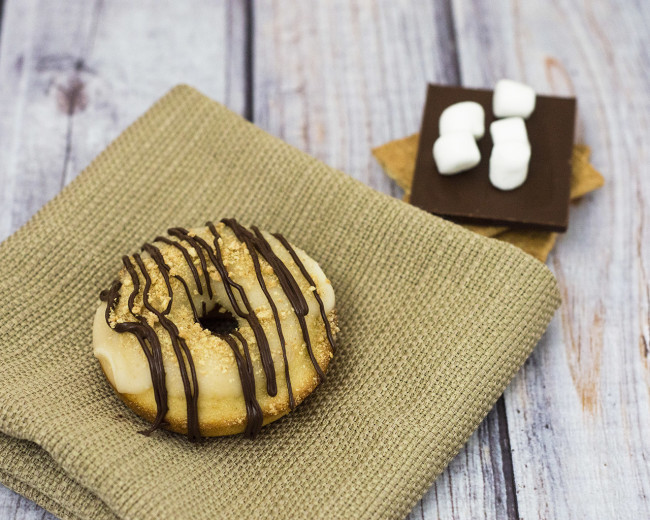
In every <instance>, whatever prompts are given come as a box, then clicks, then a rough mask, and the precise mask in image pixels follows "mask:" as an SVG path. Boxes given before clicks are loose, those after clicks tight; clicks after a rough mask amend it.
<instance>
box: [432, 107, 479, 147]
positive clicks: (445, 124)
mask: <svg viewBox="0 0 650 520" xmlns="http://www.w3.org/2000/svg"><path fill="white" fill-rule="evenodd" d="M438 126H439V128H440V135H446V134H454V133H457V132H469V133H471V134H472V135H473V136H474V138H475V139H480V138H481V137H483V134H485V111H484V110H483V107H482V106H481V105H479V104H478V103H475V102H474V101H462V102H460V103H454V104H453V105H449V106H448V107H447V108H445V109H444V110H443V111H442V114H441V115H440V120H439V121H438Z"/></svg>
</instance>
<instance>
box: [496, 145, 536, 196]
mask: <svg viewBox="0 0 650 520" xmlns="http://www.w3.org/2000/svg"><path fill="white" fill-rule="evenodd" d="M529 162H530V145H529V144H528V143H523V142H517V141H508V142H505V143H500V144H496V145H494V148H492V155H490V182H491V183H492V186H494V187H495V188H498V189H500V190H504V191H507V190H514V189H515V188H518V187H519V186H521V185H522V184H523V183H524V182H525V181H526V177H527V176H528V163H529Z"/></svg>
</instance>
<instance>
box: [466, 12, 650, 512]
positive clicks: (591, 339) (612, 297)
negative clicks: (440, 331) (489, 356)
mask: <svg viewBox="0 0 650 520" xmlns="http://www.w3.org/2000/svg"><path fill="white" fill-rule="evenodd" d="M649 8H650V5H649V4H648V2H623V1H619V2H615V1H612V2H605V1H597V2H590V1H584V2H572V1H566V0H556V1H553V2H544V3H541V2H493V3H489V4H487V3H485V2H479V1H474V2H465V1H455V2H454V15H455V24H456V25H455V26H456V30H457V41H458V51H459V62H460V69H461V78H462V81H463V83H464V84H466V85H468V86H477V87H490V86H491V85H493V83H494V82H495V81H496V80H497V79H499V78H501V77H504V76H506V77H511V78H513V79H518V80H522V81H525V82H527V83H530V84H531V85H533V86H534V87H535V88H536V90H537V91H538V92H540V93H548V94H561V95H562V94H566V95H575V96H577V98H578V107H579V115H578V124H577V140H578V141H579V142H580V141H582V142H585V143H587V144H589V145H590V146H591V147H592V150H593V156H592V162H593V163H594V165H595V166H596V168H597V169H599V170H600V171H601V172H603V173H604V174H605V177H606V178H607V183H608V184H607V185H606V186H605V188H604V189H603V190H602V191H601V192H599V193H597V194H595V195H594V196H588V197H586V200H584V201H583V202H582V203H581V204H580V205H578V206H577V207H575V208H572V213H571V222H570V226H569V231H568V233H566V234H565V235H564V236H562V237H561V238H560V239H559V242H558V246H557V248H556V250H555V252H554V253H552V257H551V261H550V263H551V266H552V269H553V270H554V271H555V274H556V276H557V278H558V280H559V282H560V286H561V291H562V295H563V306H562V308H561V309H560V312H559V316H558V317H557V318H556V319H555V321H554V322H553V324H552V326H551V328H550V330H549V332H548V333H547V335H546V337H545V339H544V340H543V341H542V342H541V343H540V345H539V346H538V348H537V349H536V351H535V353H534V354H533V356H532V358H531V359H530V360H529V361H528V362H527V363H526V365H525V367H524V370H522V372H520V373H519V374H518V376H517V377H516V379H515V381H514V383H513V385H511V386H510V388H509V389H508V390H507V392H506V394H505V399H506V405H507V410H508V419H509V421H508V426H509V433H510V440H511V444H512V450H513V456H512V459H513V466H514V476H515V483H516V489H517V501H518V510H519V513H520V515H521V516H522V517H523V518H648V517H649V516H650V500H649V498H648V492H649V491H650V485H649V484H648V482H649V476H650V475H649V474H648V473H649V466H648V461H647V457H648V453H649V451H650V437H648V435H647V432H648V431H650V407H649V404H650V402H649V398H648V391H649V390H650V387H649V385H648V383H649V381H650V378H649V372H648V368H649V367H648V349H647V345H648V307H649V299H648V294H650V292H649V288H648V287H649V280H648V278H647V273H648V272H649V271H648V254H647V253H648V251H647V245H646V244H647V243H648V238H649V232H650V230H649V229H648V225H647V224H648V216H647V213H646V211H647V210H646V209H645V208H647V207H648V204H649V203H650V199H649V197H650V179H649V178H648V176H647V171H644V170H647V164H648V148H647V146H645V145H643V144H642V143H643V142H644V140H645V138H646V136H647V132H648V130H649V129H650V98H649V97H648V93H649V92H650V75H649V73H648V68H649V65H650V56H649V54H648V51H647V49H648V44H649V43H650V41H649V39H648V33H647V30H646V28H645V23H641V21H642V20H645V21H646V23H647V21H648V20H650V9H649ZM644 432H645V434H644Z"/></svg>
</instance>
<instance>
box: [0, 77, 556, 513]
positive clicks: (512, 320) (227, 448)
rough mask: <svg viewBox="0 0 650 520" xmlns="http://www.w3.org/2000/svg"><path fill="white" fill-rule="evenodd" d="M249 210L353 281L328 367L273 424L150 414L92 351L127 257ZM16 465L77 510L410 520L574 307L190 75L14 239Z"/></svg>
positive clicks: (6, 255)
mask: <svg viewBox="0 0 650 520" xmlns="http://www.w3.org/2000/svg"><path fill="white" fill-rule="evenodd" d="M222 216H234V217H236V218H238V219H240V220H241V221H242V222H244V223H257V224H258V225H260V226H261V227H263V228H264V229H269V230H278V231H281V232H282V233H284V234H285V235H286V236H287V237H288V238H289V239H290V240H291V241H292V242H293V243H295V244H296V245H299V246H300V247H302V248H304V249H305V250H306V251H307V252H308V253H309V254H311V255H312V256H313V257H314V258H315V259H317V260H318V261H319V262H320V263H321V265H322V266H323V269H324V270H325V272H327V273H328V275H329V276H330V279H331V281H332V284H333V286H334V288H335V289H336V295H337V308H338V314H339V321H340V323H339V324H340V327H341V334H340V342H339V346H338V350H337V355H336V357H335V359H334V362H333V365H332V367H331V370H330V372H329V374H328V379H327V381H326V382H325V383H324V384H323V385H322V386H321V387H320V388H319V389H317V390H316V392H315V393H314V395H313V396H311V397H310V398H309V399H308V400H307V401H306V402H305V403H303V404H302V405H301V406H300V407H299V408H298V409H297V410H296V411H295V412H294V413H292V414H290V415H289V416H287V417H286V418H284V419H282V420H280V421H278V422H276V423H274V424H273V425H271V426H269V427H267V428H265V429H264V430H263V431H262V433H261V435H260V436H259V437H258V438H257V439H255V440H248V439H244V438H242V437H241V436H236V437H229V438H216V439H210V440H205V441H202V442H200V443H198V444H192V443H190V442H188V441H187V439H186V438H185V437H183V436H180V435H176V434H173V433H169V432H165V431H158V432H156V433H154V434H153V435H152V436H151V437H145V436H143V435H139V434H138V433H137V431H138V430H141V429H142V428H143V427H144V423H143V422H142V421H141V420H140V419H139V418H137V417H136V416H135V415H134V414H133V413H131V412H130V411H129V410H128V409H127V408H126V407H125V406H124V405H123V404H122V403H121V402H120V400H119V399H118V398H117V397H116V396H115V394H114V392H113V391H112V390H111V389H110V388H109V385H108V383H107V382H106V381H105V379H104V377H103V375H102V373H101V370H100V368H99V365H98V363H97V362H96V360H95V359H94V358H93V356H92V352H91V350H92V349H91V323H92V317H93V314H94V311H95V305H96V303H97V297H98V292H99V290H100V289H101V288H104V287H106V286H107V284H108V283H109V282H110V280H111V278H112V276H113V275H114V273H115V272H116V270H117V269H118V268H119V259H120V256H121V255H122V254H124V253H127V252H134V251H136V250H137V249H138V248H139V246H140V245H141V244H142V243H143V242H144V241H146V240H149V239H151V238H152V237H154V236H156V235H157V234H158V233H160V232H161V231H163V230H165V229H166V228H168V227H170V226H172V225H183V226H191V225H201V224H203V222H205V221H206V220H207V219H213V220H214V219H218V218H220V217H222ZM0 266H1V267H0V269H1V273H2V276H0V381H1V384H0V431H2V432H3V434H4V435H2V436H0V480H1V481H2V482H3V483H5V484H6V485H8V486H10V487H12V488H14V489H16V490H17V491H18V492H20V493H22V494H24V495H26V496H27V497H29V498H31V499H33V500H35V501H36V502H38V503H40V504H41V505H43V506H44V507H46V508H47V509H49V510H51V511H53V512H54V513H55V514H57V515H59V516H61V517H64V518H93V519H95V518H97V519H105V518H137V519H158V518H195V519H196V518H198V519H201V518H246V517H249V518H380V517H384V518H399V517H403V516H404V515H405V514H406V513H407V512H408V511H409V509H410V508H411V507H412V506H413V505H414V504H415V503H416V501H417V500H418V499H419V498H420V497H421V496H422V494H423V493H424V491H425V490H426V489H427V488H428V487H429V486H430V485H431V483H432V482H433V480H434V479H435V477H436V476H437V475H438V474H439V473H440V472H441V471H442V470H443V468H444V467H445V466H446V465H447V463H448V462H449V461H450V460H451V458H452V457H453V456H454V455H455V454H456V453H457V452H458V450H459V449H460V447H461V446H462V445H463V443H464V442H465V441H466V440H467V438H468V437H469V435H470V434H471V433H472V432H473V431H474V429H475V428H476V427H477V425H478V424H479V422H480V421H481V420H482V419H483V417H484V416H485V414H486V413H487V412H488V410H489V409H490V408H491V407H492V406H493V404H494V403H495V401H496V399H497V398H498V396H499V395H500V394H501V393H502V392H503V390H504V388H505V386H506V385H507V384H508V382H509V381H510V379H511V378H512V376H513V375H514V374H515V372H516V371H517V370H518V369H519V367H520V366H521V364H522V363H523V362H524V360H525V359H526V357H527V356H528V355H529V354H530V352H531V350H532V349H533V347H534V345H535V344H536V343H537V341H538V340H539V338H540V336H541V335H542V333H543V332H544V330H545V328H546V326H547V324H548V322H549V320H550V319H551V316H552V315H553V312H554V310H555V309H556V308H557V306H558V304H559V297H558V291H557V287H556V283H555V280H554V278H553V276H552V275H551V273H550V272H549V271H548V270H547V268H546V267H545V266H543V265H542V264H541V263H540V262H538V261H536V260H534V259H533V258H532V257H530V256H528V255H525V254H524V253H522V252H521V251H520V250H518V249H516V248H514V247H512V246H510V245H507V244H504V243H500V242H497V241H494V240H489V239H486V238H483V237H479V236H477V235H475V234H473V233H470V232H468V231H466V230H464V229H462V228H461V227H459V226H456V225H453V224H450V223H448V222H445V221H443V220H441V219H438V218H436V217H433V216H431V215H428V214H427V213H425V212H423V211H420V210H418V209H416V208H414V207H411V206H409V205H407V204H404V203H403V202H401V201H399V200H395V199H392V198H390V197H387V196H385V195H382V194H380V193H377V192H375V191H373V190H371V189H370V188H367V187H365V186H363V185H362V184H360V183H359V182H357V181H355V180H353V179H351V178H350V177H348V176H346V175H344V174H343V173H340V172H338V171H336V170H333V169H332V168H329V167H327V166H326V165H324V164H322V163H320V162H319V161H317V160H315V159H313V158H310V157H309V156H307V155H305V154H303V153H301V152H299V151H297V150H295V149H294V148H292V147H290V146H288V145H286V144H284V143H282V142H281V141H279V140H277V139H275V138H273V137H271V136H269V135H268V134H266V133H265V132H263V131H261V130H260V129H258V128H256V127H255V126H253V125H251V124H249V123H247V122H246V121H244V120H243V119H241V118H240V117H239V116H237V115H235V114H233V113H231V112H230V111H228V110H227V109H226V108H224V107H222V106H221V105H219V104H217V103H215V102H213V101H210V100H209V99H207V98H205V97H204V96H202V95H201V94H199V93H198V92H196V91H195V90H193V89H191V88H189V87H178V88H176V89H174V90H173V91H172V92H171V93H169V94H168V95H167V96H165V97H164V98H163V99H162V100H160V101H159V102H158V103H157V104H156V105H155V106H154V107H153V108H152V109H151V110H150V111H149V112H147V113H146V114H145V115H144V116H143V117H142V118H141V119H139V120H138V121H137V122H136V123H134V124H133V125H132V126H131V127H130V128H129V129H128V130H126V131H125V132H124V133H123V134H122V135H121V136H120V137H119V138H118V139H117V140H116V141H115V142H114V143H113V144H111V145H110V146H109V147H108V148H107V149H106V151H104V152H103V153H102V154H101V155H100V156H99V157H98V158H97V159H96V160H95V161H94V162H93V163H92V164H91V165H90V166H89V167H88V168H87V169H86V170H85V171H84V172H83V173H81V174H80V176H79V177H78V178H77V179H76V180H75V181H74V182H72V183H71V184H70V185H69V186H68V187H66V188H65V189H64V190H63V192H62V193H61V194H60V195H59V196H57V197H56V198H55V199H54V200H53V201H51V202H50V203H48V204H47V205H46V206H45V207H44V208H43V209H42V210H41V211H40V212H39V213H38V214H37V215H36V216H35V217H34V218H33V219H32V220H31V221H30V222H29V223H28V224H26V225H25V226H24V227H23V228H22V229H20V230H19V231H18V232H16V234H14V235H13V236H12V237H10V238H9V239H8V240H7V241H5V242H4V243H3V244H2V245H1V246H0Z"/></svg>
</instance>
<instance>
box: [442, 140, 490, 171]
mask: <svg viewBox="0 0 650 520" xmlns="http://www.w3.org/2000/svg"><path fill="white" fill-rule="evenodd" d="M433 159H434V160H435V161H436V166H437V168H438V171H439V172H440V173H441V174H443V175H452V174H454V173H459V172H463V171H465V170H469V169H470V168H474V166H476V165H477V164H478V163H479V162H481V152H479V150H478V146H476V141H475V140H474V136H473V135H472V134H471V133H470V132H457V133H455V134H445V135H441V136H440V137H438V139H436V142H435V143H433Z"/></svg>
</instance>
